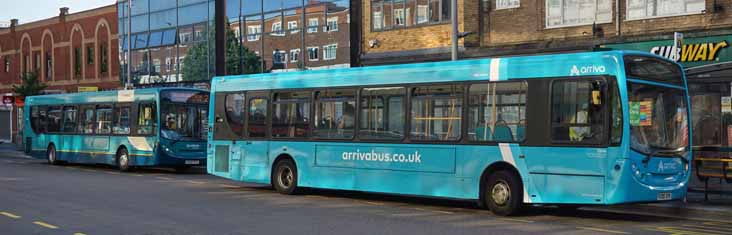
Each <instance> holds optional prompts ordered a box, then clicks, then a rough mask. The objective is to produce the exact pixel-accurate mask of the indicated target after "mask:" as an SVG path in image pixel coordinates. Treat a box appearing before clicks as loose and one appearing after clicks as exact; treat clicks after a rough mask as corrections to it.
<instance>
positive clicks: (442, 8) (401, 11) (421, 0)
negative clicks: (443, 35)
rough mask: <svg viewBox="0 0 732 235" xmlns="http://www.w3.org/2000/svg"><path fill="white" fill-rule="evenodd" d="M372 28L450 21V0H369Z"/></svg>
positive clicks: (380, 28)
mask: <svg viewBox="0 0 732 235" xmlns="http://www.w3.org/2000/svg"><path fill="white" fill-rule="evenodd" d="M370 1H371V21H372V25H371V27H372V30H374V31H380V30H389V29H393V28H404V27H414V26H418V25H427V24H440V23H447V22H450V0H370Z"/></svg>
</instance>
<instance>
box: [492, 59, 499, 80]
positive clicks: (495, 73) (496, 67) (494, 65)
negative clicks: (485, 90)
mask: <svg viewBox="0 0 732 235" xmlns="http://www.w3.org/2000/svg"><path fill="white" fill-rule="evenodd" d="M500 71H501V59H498V58H496V59H492V60H491V71H490V80H491V81H498V80H499V79H500V75H501V74H500Z"/></svg>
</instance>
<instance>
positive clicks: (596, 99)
mask: <svg viewBox="0 0 732 235" xmlns="http://www.w3.org/2000/svg"><path fill="white" fill-rule="evenodd" d="M592 104H593V105H601V104H602V99H601V97H600V91H599V90H592Z"/></svg>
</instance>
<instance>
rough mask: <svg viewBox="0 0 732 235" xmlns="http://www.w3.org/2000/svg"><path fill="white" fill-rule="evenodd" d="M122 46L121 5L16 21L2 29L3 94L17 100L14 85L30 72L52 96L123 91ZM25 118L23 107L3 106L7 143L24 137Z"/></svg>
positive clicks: (1, 136)
mask: <svg viewBox="0 0 732 235" xmlns="http://www.w3.org/2000/svg"><path fill="white" fill-rule="evenodd" d="M117 45H118V42H117V9H116V7H115V5H110V6H105V7H100V8H96V9H92V10H88V11H83V12H78V13H73V14H69V9H68V8H65V7H64V8H60V9H59V15H58V16H55V17H52V18H48V19H44V20H39V21H35V22H30V23H24V24H19V23H18V20H15V19H14V20H11V23H10V25H9V26H8V27H7V28H2V27H0V93H2V94H3V95H4V96H13V95H14V94H13V92H12V86H13V85H17V84H20V81H21V80H20V78H21V75H22V74H23V73H29V72H35V73H37V74H38V78H39V79H40V80H41V81H42V82H43V83H45V84H46V85H48V88H46V90H45V92H46V93H65V92H76V91H78V90H79V87H84V88H86V89H98V90H110V89H117V88H119V87H120V85H121V84H120V81H119V79H118V73H119V61H118V60H117V58H118V53H117V51H118V46H117ZM11 113H12V115H11ZM20 113H22V106H21V107H18V106H16V105H0V140H1V141H8V140H11V139H12V140H16V139H17V138H18V136H17V135H18V130H19V129H20V128H22V126H21V125H20V123H22V122H19V120H22V116H21V115H20ZM11 117H12V118H11ZM7 120H11V121H10V122H7ZM7 123H10V124H9V125H8V124H7Z"/></svg>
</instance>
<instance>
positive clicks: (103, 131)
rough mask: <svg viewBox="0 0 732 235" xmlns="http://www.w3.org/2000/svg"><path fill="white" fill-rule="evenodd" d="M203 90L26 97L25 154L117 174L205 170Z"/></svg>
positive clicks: (205, 93) (205, 97) (205, 103)
mask: <svg viewBox="0 0 732 235" xmlns="http://www.w3.org/2000/svg"><path fill="white" fill-rule="evenodd" d="M208 101H209V93H208V91H203V90H197V89H185V88H156V89H140V90H125V91H104V92H90V93H75V94H61V95H43V96H32V97H28V98H26V109H25V115H24V117H26V118H25V125H24V126H25V129H24V130H23V136H24V138H25V139H24V141H25V151H26V153H29V154H31V155H32V156H35V157H37V158H46V159H47V160H48V162H49V163H51V164H58V163H61V162H69V163H90V164H108V165H113V166H117V167H118V168H119V169H120V170H121V171H128V170H131V169H132V168H134V167H143V166H165V167H173V168H175V169H176V170H180V171H183V170H186V169H187V168H190V167H192V166H202V165H206V139H205V138H206V129H207V126H208V119H207V118H208Z"/></svg>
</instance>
